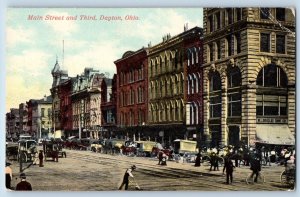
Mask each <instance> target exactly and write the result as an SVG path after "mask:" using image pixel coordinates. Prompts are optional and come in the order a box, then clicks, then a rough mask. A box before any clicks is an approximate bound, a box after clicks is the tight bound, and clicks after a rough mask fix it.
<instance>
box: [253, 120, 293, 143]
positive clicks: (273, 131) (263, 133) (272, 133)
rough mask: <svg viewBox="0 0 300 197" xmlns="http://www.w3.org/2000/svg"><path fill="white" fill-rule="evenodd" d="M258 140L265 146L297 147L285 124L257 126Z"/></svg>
mask: <svg viewBox="0 0 300 197" xmlns="http://www.w3.org/2000/svg"><path fill="white" fill-rule="evenodd" d="M256 138H257V142H260V143H265V144H277V145H295V137H294V135H293V134H292V133H291V131H290V128H289V127H288V125H285V124H257V125H256Z"/></svg>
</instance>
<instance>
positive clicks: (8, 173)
mask: <svg viewBox="0 0 300 197" xmlns="http://www.w3.org/2000/svg"><path fill="white" fill-rule="evenodd" d="M10 166H11V163H9V162H6V165H5V186H6V188H7V189H8V190H12V186H11V181H12V169H11V167H10ZM19 178H20V179H21V180H20V182H19V183H18V184H17V185H16V188H15V190H16V191H31V190H32V187H31V184H30V183H29V182H28V181H27V180H26V175H25V173H23V172H22V173H21V174H20V176H19Z"/></svg>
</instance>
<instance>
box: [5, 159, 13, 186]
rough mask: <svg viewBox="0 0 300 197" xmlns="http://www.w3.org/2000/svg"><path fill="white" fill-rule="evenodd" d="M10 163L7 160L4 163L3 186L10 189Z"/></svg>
mask: <svg viewBox="0 0 300 197" xmlns="http://www.w3.org/2000/svg"><path fill="white" fill-rule="evenodd" d="M10 165H11V163H9V162H6V164H5V186H6V188H7V189H11V180H12V169H11V167H10Z"/></svg>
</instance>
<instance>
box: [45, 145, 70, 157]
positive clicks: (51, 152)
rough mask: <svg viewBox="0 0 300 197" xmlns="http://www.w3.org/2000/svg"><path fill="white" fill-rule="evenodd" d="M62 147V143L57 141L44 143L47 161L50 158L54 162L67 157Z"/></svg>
mask: <svg viewBox="0 0 300 197" xmlns="http://www.w3.org/2000/svg"><path fill="white" fill-rule="evenodd" d="M62 147H63V146H62V144H61V143H58V142H55V141H43V151H44V155H45V160H47V158H48V157H51V158H52V159H53V160H55V159H58V157H67V153H66V151H64V150H63V149H62Z"/></svg>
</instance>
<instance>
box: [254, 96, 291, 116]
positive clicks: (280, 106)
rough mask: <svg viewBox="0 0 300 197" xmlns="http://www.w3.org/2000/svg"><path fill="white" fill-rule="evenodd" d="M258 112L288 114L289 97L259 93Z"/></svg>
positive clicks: (264, 114) (257, 100)
mask: <svg viewBox="0 0 300 197" xmlns="http://www.w3.org/2000/svg"><path fill="white" fill-rule="evenodd" d="M256 114H257V115H260V116H286V115H287V97H286V96H277V95H257V96H256Z"/></svg>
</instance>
